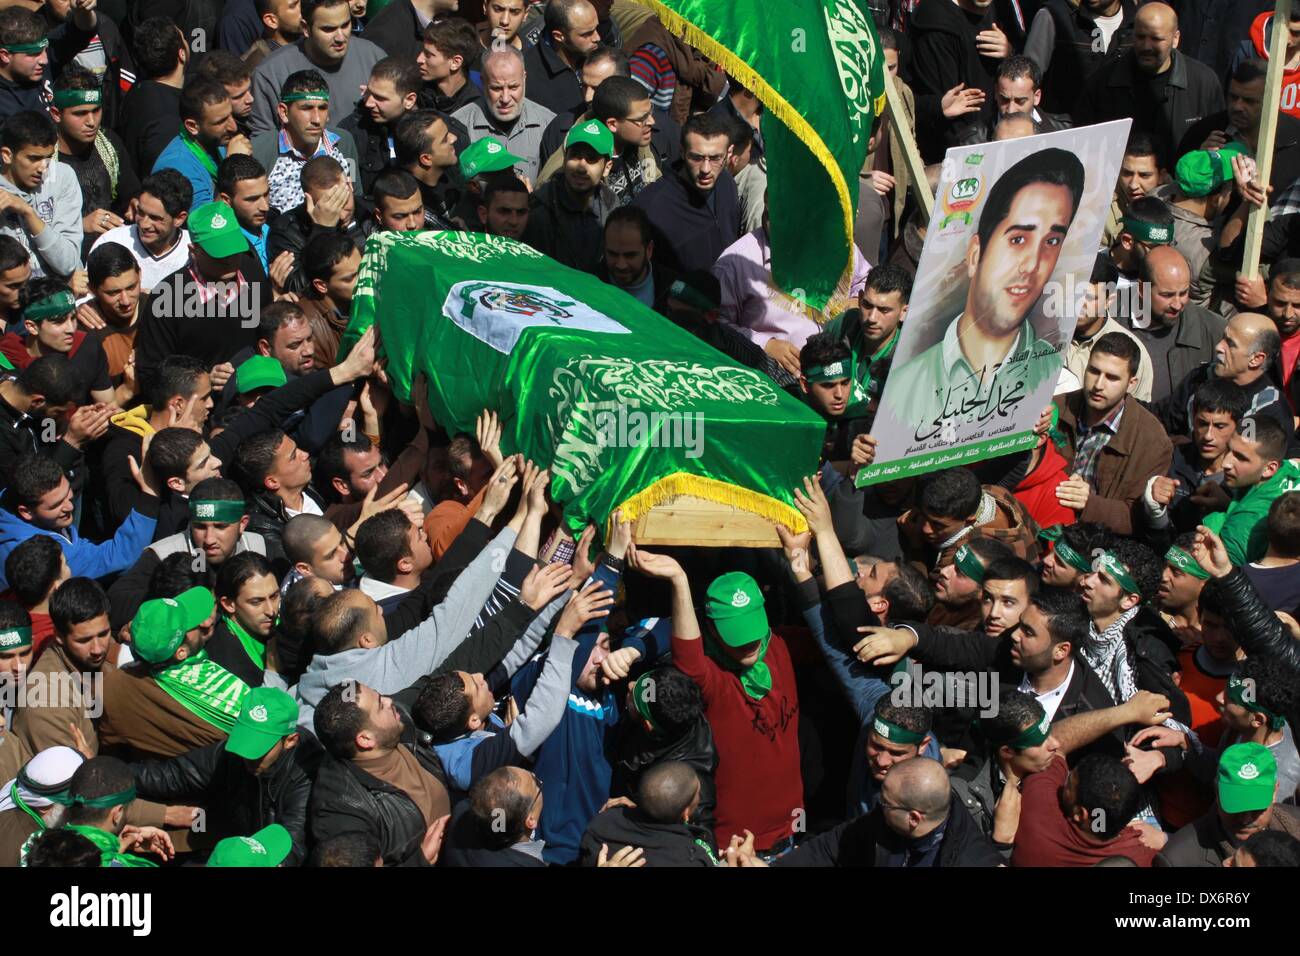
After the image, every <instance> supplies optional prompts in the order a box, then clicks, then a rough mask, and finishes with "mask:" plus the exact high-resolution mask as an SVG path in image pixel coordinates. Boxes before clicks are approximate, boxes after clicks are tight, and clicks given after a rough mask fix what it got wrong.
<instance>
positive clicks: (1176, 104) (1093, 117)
mask: <svg viewBox="0 0 1300 956" xmlns="http://www.w3.org/2000/svg"><path fill="white" fill-rule="evenodd" d="M1150 83H1151V81H1150V78H1149V77H1147V76H1146V74H1144V73H1143V72H1142V71H1141V70H1140V69H1138V67H1137V61H1136V60H1135V59H1134V58H1133V55H1132V53H1131V52H1130V53H1129V55H1127V56H1122V57H1120V58H1119V59H1117V60H1115V61H1114V62H1112V63H1108V64H1106V65H1105V66H1103V67H1102V68H1101V69H1099V70H1098V71H1097V72H1096V73H1094V74H1093V76H1092V79H1090V80H1089V81H1088V83H1087V85H1086V86H1084V88H1083V92H1082V93H1081V94H1080V95H1079V101H1078V102H1077V103H1076V104H1075V106H1074V111H1073V113H1074V124H1075V125H1076V126H1089V125H1091V124H1093V123H1104V122H1106V121H1107V120H1116V119H1124V118H1125V117H1132V118H1133V128H1134V129H1140V130H1145V131H1146V132H1148V133H1150V134H1151V137H1152V138H1153V139H1154V140H1155V143H1156V149H1157V150H1158V151H1159V156H1160V165H1161V166H1162V167H1163V168H1165V169H1173V168H1174V163H1175V162H1176V161H1177V159H1178V157H1177V155H1176V151H1177V147H1178V144H1179V143H1180V142H1182V139H1183V137H1184V136H1185V135H1186V134H1187V131H1188V130H1190V129H1191V128H1192V127H1193V126H1195V125H1196V124H1197V123H1198V122H1200V121H1201V120H1202V119H1203V118H1205V117H1206V116H1210V115H1212V114H1214V113H1218V112H1219V111H1220V110H1222V109H1223V87H1222V86H1221V85H1220V84H1219V80H1218V78H1217V77H1216V76H1215V75H1214V72H1213V71H1212V70H1211V69H1210V68H1209V67H1207V66H1206V65H1205V64H1203V63H1198V62H1197V61H1196V60H1193V59H1192V58H1191V57H1189V56H1187V55H1185V54H1183V53H1180V52H1179V51H1178V50H1174V58H1173V64H1172V65H1171V66H1170V67H1169V71H1168V86H1167V87H1163V90H1164V95H1163V98H1162V99H1160V100H1159V101H1158V102H1157V101H1156V99H1155V98H1154V97H1153V96H1152V95H1151V93H1150V89H1151V86H1150Z"/></svg>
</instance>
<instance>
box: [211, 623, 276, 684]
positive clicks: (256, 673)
mask: <svg viewBox="0 0 1300 956" xmlns="http://www.w3.org/2000/svg"><path fill="white" fill-rule="evenodd" d="M274 636H275V632H274V631H272V632H271V634H270V635H269V636H268V637H267V640H268V641H269V640H270V638H271V637H274ZM204 647H205V649H206V650H207V652H208V657H210V658H212V660H214V661H216V662H217V663H218V664H220V665H221V666H222V667H224V668H225V669H226V670H228V671H230V673H232V674H234V675H235V676H236V677H238V678H239V679H240V680H242V681H243V682H244V683H245V684H247V685H248V686H249V687H261V686H262V680H263V678H264V676H265V673H266V672H265V669H264V668H261V667H258V666H257V664H256V663H255V662H254V661H253V659H252V658H251V657H249V656H248V652H247V651H245V650H244V645H243V644H241V643H240V641H239V638H238V637H236V636H235V632H234V631H232V630H231V629H230V623H229V622H228V621H227V620H226V615H225V614H218V615H217V623H216V624H215V625H214V626H213V628H212V636H211V637H210V638H208V643H207V644H206V645H204Z"/></svg>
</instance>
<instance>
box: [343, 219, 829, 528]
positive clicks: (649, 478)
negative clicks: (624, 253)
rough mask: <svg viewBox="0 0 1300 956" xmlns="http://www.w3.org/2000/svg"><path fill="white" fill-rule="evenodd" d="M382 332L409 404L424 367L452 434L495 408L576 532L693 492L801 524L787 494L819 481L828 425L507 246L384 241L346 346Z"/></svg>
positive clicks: (420, 238)
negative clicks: (812, 477)
mask: <svg viewBox="0 0 1300 956" xmlns="http://www.w3.org/2000/svg"><path fill="white" fill-rule="evenodd" d="M374 323H377V324H378V327H379V335H380V337H381V341H382V350H383V351H382V354H383V355H384V356H385V357H386V358H387V363H388V364H387V372H388V377H389V380H390V381H391V382H392V385H393V389H394V391H395V393H396V394H397V396H398V397H399V398H402V399H406V398H408V397H409V395H410V389H411V383H412V381H413V380H414V378H415V376H416V375H417V374H418V373H420V372H423V373H424V374H425V376H426V377H427V379H428V381H429V407H430V410H431V411H432V412H433V415H434V417H435V418H436V419H437V420H438V421H439V423H441V424H442V425H443V426H444V427H445V428H446V429H447V431H448V432H449V433H452V434H454V433H456V432H469V433H471V434H472V433H473V431H474V422H475V419H476V418H477V416H478V415H479V413H480V412H481V411H483V410H484V409H490V410H493V411H496V412H497V413H498V414H499V415H500V416H501V418H502V424H503V434H502V446H503V450H504V451H505V452H506V453H507V454H512V453H514V452H516V451H518V452H522V453H523V454H524V456H525V457H527V458H529V459H531V460H532V461H534V462H537V463H538V464H543V465H546V466H549V467H550V469H551V473H552V480H551V494H552V495H553V497H554V498H555V500H556V501H559V502H560V503H562V504H563V505H564V509H565V517H566V520H567V521H568V523H569V525H570V527H571V528H573V529H575V530H576V529H578V528H580V527H582V526H583V525H584V524H585V523H586V522H587V521H589V520H590V521H595V522H597V523H601V524H603V523H604V522H605V521H606V520H607V519H608V517H609V515H610V513H611V512H613V510H614V509H615V508H622V510H623V514H624V517H625V518H627V519H629V520H635V519H637V518H639V517H640V516H641V515H643V514H645V513H646V512H647V511H649V510H650V509H651V508H653V507H654V506H655V505H657V504H661V503H664V502H667V501H670V500H671V499H673V498H675V497H677V496H678V495H682V494H689V495H695V496H697V497H700V498H705V499H708V500H710V501H715V502H719V503H721V504H727V505H733V506H736V507H738V508H743V509H745V510H747V511H751V512H754V513H756V514H759V515H762V516H763V517H765V518H769V519H771V520H773V521H780V522H782V523H784V524H787V525H789V526H791V527H793V528H795V529H797V530H802V529H803V528H805V527H806V523H805V522H804V520H803V518H802V516H801V515H800V514H799V512H798V511H796V510H795V509H794V507H793V506H792V501H793V499H792V497H791V489H793V488H794V487H795V486H796V483H797V482H798V481H799V478H800V476H802V475H807V474H811V473H813V472H814V471H815V470H816V468H817V463H818V456H819V453H820V450H821V443H822V440H823V437H824V435H825V430H826V424H825V422H824V421H823V420H822V419H821V417H820V416H818V415H817V414H816V413H814V412H813V411H812V410H811V409H809V408H808V407H807V406H806V405H804V404H803V403H802V402H800V401H798V400H797V399H795V398H792V397H791V396H790V395H788V394H786V393H785V392H784V391H782V390H781V389H779V388H778V387H777V386H776V385H775V383H774V382H773V381H772V380H771V379H770V378H768V377H767V376H766V375H764V374H763V373H761V372H758V371H755V370H754V369H750V368H745V367H742V366H738V365H736V364H735V363H734V362H733V361H732V360H731V359H729V358H728V357H727V356H725V355H723V354H722V353H721V352H719V351H717V350H716V349H714V348H712V347H711V346H709V345H706V344H705V343H704V342H702V341H701V340H700V339H698V338H697V337H696V336H694V335H691V334H690V333H689V332H687V331H685V330H683V329H681V328H678V327H677V326H676V325H674V324H673V323H672V322H670V321H668V320H667V319H665V318H664V317H663V316H661V315H659V314H658V313H656V312H653V311H651V310H650V309H648V308H646V307H645V306H643V305H642V304H641V303H640V302H638V301H637V300H636V299H634V298H632V297H631V296H629V295H627V294H626V293H625V292H623V291H621V290H619V289H616V288H614V287H613V286H610V285H607V284H606V283H604V282H601V281H599V280H598V279H596V278H594V277H592V276H590V275H588V274H586V273H583V272H578V271H576V270H573V269H569V268H567V267H565V266H562V265H560V264H559V263H557V262H555V261H554V260H553V259H549V258H547V257H546V256H544V255H542V254H541V253H539V252H537V251H536V250H534V249H531V248H529V247H528V246H525V245H522V244H521V243H517V242H514V241H513V240H510V239H503V238H500V237H496V236H486V235H481V234H478V233H466V232H420V233H405V234H403V233H393V232H382V233H377V234H376V235H373V236H371V237H370V240H369V241H368V242H367V244H366V252H365V256H364V257H363V259H362V263H361V271H360V275H359V277H358V280H357V289H356V295H355V298H354V299H353V303H352V322H351V324H350V325H349V327H348V331H347V334H346V335H345V336H344V341H343V349H344V350H346V349H347V348H349V347H350V345H351V343H352V342H353V341H355V339H356V337H357V336H358V335H360V334H361V333H362V332H363V331H365V329H367V328H368V327H370V325H371V324H374Z"/></svg>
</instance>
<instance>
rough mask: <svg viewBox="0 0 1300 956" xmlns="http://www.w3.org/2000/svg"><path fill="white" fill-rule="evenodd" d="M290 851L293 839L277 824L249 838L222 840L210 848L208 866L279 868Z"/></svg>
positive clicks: (264, 828)
mask: <svg viewBox="0 0 1300 956" xmlns="http://www.w3.org/2000/svg"><path fill="white" fill-rule="evenodd" d="M292 850H293V837H292V836H290V834H289V831H288V830H286V829H285V828H284V827H283V826H281V825H280V824H278V823H272V824H271V825H270V826H266V827H262V829H260V830H258V831H257V832H256V833H254V834H253V835H252V836H238V837H226V839H224V840H221V841H220V842H218V843H217V845H216V846H215V847H213V848H212V855H211V856H209V857H208V866H279V865H280V864H281V863H283V862H284V861H285V858H287V857H288V856H289V853H290V852H291V851H292Z"/></svg>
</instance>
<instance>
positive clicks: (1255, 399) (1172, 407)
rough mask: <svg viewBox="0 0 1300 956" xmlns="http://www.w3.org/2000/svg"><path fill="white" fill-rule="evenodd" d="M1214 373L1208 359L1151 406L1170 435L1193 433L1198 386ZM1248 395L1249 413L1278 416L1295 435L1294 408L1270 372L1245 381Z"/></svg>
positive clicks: (1291, 445) (1292, 445) (1290, 444)
mask: <svg viewBox="0 0 1300 956" xmlns="http://www.w3.org/2000/svg"><path fill="white" fill-rule="evenodd" d="M1213 376H1214V364H1213V362H1206V363H1205V364H1204V365H1201V366H1198V367H1197V368H1194V369H1192V371H1191V372H1189V373H1188V375H1187V377H1186V378H1185V379H1183V380H1182V381H1181V382H1180V383H1179V384H1178V385H1176V386H1174V392H1173V394H1172V395H1170V396H1169V397H1167V398H1165V399H1164V400H1162V401H1159V402H1156V403H1155V404H1154V405H1152V406H1151V413H1152V414H1153V415H1155V416H1156V418H1158V419H1159V420H1160V424H1162V425H1164V426H1165V431H1167V432H1168V433H1169V434H1170V435H1190V434H1191V433H1192V400H1193V399H1194V398H1195V397H1196V390H1197V389H1198V388H1200V387H1201V386H1202V385H1204V384H1205V383H1206V382H1208V381H1209V380H1210V379H1211V378H1212V377H1213ZM1242 390H1243V391H1245V393H1246V397H1247V398H1248V399H1250V409H1249V412H1248V414H1249V415H1250V416H1252V417H1253V416H1255V415H1267V416H1268V417H1269V418H1272V419H1275V420H1276V421H1277V423H1278V424H1279V425H1281V426H1282V431H1283V432H1284V433H1285V434H1287V435H1292V436H1293V435H1294V432H1295V426H1294V424H1292V420H1291V408H1290V406H1289V405H1287V403H1286V397H1285V396H1284V395H1283V394H1282V390H1281V389H1280V388H1278V387H1277V385H1276V384H1274V382H1273V379H1272V378H1271V377H1269V376H1268V375H1261V376H1260V377H1259V378H1257V379H1255V381H1253V382H1251V383H1250V384H1249V385H1243V386H1242ZM1295 446H1296V442H1295V438H1294V437H1292V438H1291V439H1290V441H1289V442H1288V452H1289V453H1290V454H1289V455H1288V457H1290V455H1291V454H1294V453H1295Z"/></svg>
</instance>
